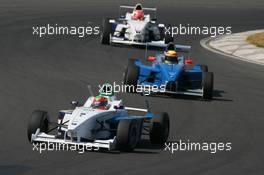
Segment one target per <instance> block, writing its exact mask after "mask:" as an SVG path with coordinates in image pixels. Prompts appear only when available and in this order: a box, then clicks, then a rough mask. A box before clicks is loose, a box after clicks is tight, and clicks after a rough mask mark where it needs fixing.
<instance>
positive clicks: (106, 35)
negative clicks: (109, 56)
mask: <svg viewBox="0 0 264 175" xmlns="http://www.w3.org/2000/svg"><path fill="white" fill-rule="evenodd" d="M109 20H110V18H105V19H103V30H102V33H101V43H102V44H106V45H109V44H110V35H111V33H112V24H111V23H110V22H109Z"/></svg>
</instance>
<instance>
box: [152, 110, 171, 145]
mask: <svg viewBox="0 0 264 175" xmlns="http://www.w3.org/2000/svg"><path fill="white" fill-rule="evenodd" d="M169 131H170V119H169V115H168V113H166V112H161V113H157V114H155V116H154V117H153V118H152V119H151V127H150V132H149V138H150V142H151V143H152V144H164V143H165V142H166V141H167V139H168V136H169Z"/></svg>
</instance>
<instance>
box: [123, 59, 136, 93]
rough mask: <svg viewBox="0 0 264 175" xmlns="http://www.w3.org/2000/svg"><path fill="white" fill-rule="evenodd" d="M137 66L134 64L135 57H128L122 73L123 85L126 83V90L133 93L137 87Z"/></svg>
mask: <svg viewBox="0 0 264 175" xmlns="http://www.w3.org/2000/svg"><path fill="white" fill-rule="evenodd" d="M138 76H139V67H137V66H136V65H135V59H129V60H128V64H127V67H126V70H125V75H124V85H128V86H127V88H126V91H127V92H132V93H134V92H135V91H136V87H137V81H138Z"/></svg>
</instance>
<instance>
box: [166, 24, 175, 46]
mask: <svg viewBox="0 0 264 175" xmlns="http://www.w3.org/2000/svg"><path fill="white" fill-rule="evenodd" d="M168 27H170V25H168ZM164 42H165V44H169V43H173V42H174V39H173V37H172V35H171V34H170V33H165V31H164Z"/></svg>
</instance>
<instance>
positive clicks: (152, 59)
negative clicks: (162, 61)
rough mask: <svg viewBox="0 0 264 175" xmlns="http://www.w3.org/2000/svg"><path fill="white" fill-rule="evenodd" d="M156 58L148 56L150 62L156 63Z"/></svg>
mask: <svg viewBox="0 0 264 175" xmlns="http://www.w3.org/2000/svg"><path fill="white" fill-rule="evenodd" d="M155 60H156V57H155V56H148V61H155Z"/></svg>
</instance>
